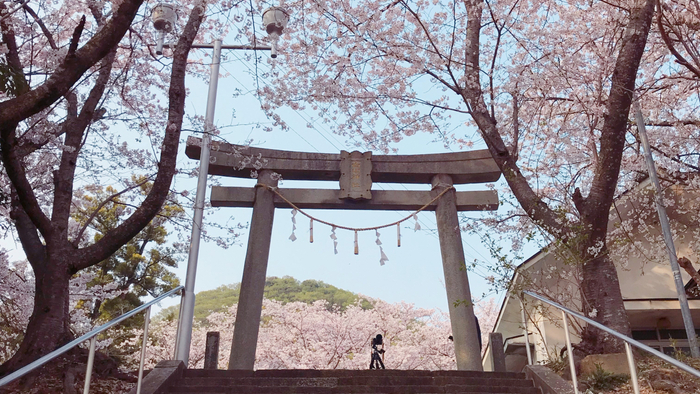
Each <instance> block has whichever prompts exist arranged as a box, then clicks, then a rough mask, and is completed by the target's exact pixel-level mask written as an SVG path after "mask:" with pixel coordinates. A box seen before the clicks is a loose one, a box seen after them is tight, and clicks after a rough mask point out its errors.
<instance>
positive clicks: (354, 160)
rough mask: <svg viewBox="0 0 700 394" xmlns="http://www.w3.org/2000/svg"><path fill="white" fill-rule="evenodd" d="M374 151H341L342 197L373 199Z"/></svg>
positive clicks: (339, 196)
mask: <svg viewBox="0 0 700 394" xmlns="http://www.w3.org/2000/svg"><path fill="white" fill-rule="evenodd" d="M371 190H372V152H365V153H362V152H358V151H354V152H346V151H341V152H340V194H339V195H338V198H340V199H348V198H349V199H353V200H371V199H372V192H371Z"/></svg>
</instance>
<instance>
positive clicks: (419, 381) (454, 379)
mask: <svg viewBox="0 0 700 394" xmlns="http://www.w3.org/2000/svg"><path fill="white" fill-rule="evenodd" d="M180 384H183V385H187V386H198V385H199V386H205V385H216V386H227V387H231V386H253V385H259V386H293V387H295V386H322V387H335V386H353V385H356V386H376V385H414V386H428V385H439V386H444V385H447V384H456V385H463V386H478V385H490V386H517V387H528V386H532V383H531V382H530V381H529V380H525V379H498V378H492V379H488V378H483V377H461V376H435V377H433V376H396V375H389V376H342V377H294V378H292V377H284V378H279V377H233V378H230V377H185V378H184V379H183V380H181V383H180Z"/></svg>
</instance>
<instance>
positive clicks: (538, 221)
mask: <svg viewBox="0 0 700 394" xmlns="http://www.w3.org/2000/svg"><path fill="white" fill-rule="evenodd" d="M287 6H288V7H290V8H294V9H296V10H297V11H296V12H298V14H297V15H300V16H299V17H298V18H297V19H296V20H293V21H292V23H291V25H290V28H289V31H290V34H289V35H288V36H286V37H287V38H286V40H285V43H284V45H285V48H286V49H285V54H287V55H286V58H285V60H286V61H285V64H288V66H287V67H277V66H276V65H273V66H272V67H271V74H272V75H273V76H274V77H275V79H274V83H273V84H272V85H273V87H270V88H267V87H265V88H262V89H261V90H262V93H263V94H264V95H265V97H266V98H267V102H268V103H269V108H268V110H269V111H270V113H274V111H276V110H277V109H279V108H286V107H290V108H294V109H301V108H307V107H308V108H310V109H312V110H315V111H317V112H318V115H319V116H320V117H322V118H323V119H325V120H326V121H327V122H328V123H330V124H333V125H334V127H336V129H337V132H338V133H340V134H345V135H351V134H357V135H361V136H362V137H363V143H364V147H366V148H372V149H380V150H385V151H387V150H390V149H391V148H392V144H393V143H394V142H396V141H399V140H401V139H402V138H403V137H405V136H410V135H412V134H414V133H417V132H420V131H426V132H432V133H435V134H436V135H438V136H439V137H440V138H442V139H443V140H444V141H445V143H458V144H462V145H464V146H473V145H474V144H483V145H485V146H486V148H487V149H488V150H489V152H490V153H491V155H492V157H493V158H494V160H495V161H496V163H497V164H498V166H499V168H500V169H501V171H502V172H503V174H504V178H503V179H504V181H505V183H506V184H507V185H508V188H509V193H511V194H510V195H506V197H505V199H506V200H508V201H511V202H512V203H513V204H514V207H516V208H515V209H514V210H512V211H510V212H508V213H507V214H506V215H505V217H504V216H499V217H498V218H497V219H494V220H493V221H491V222H490V223H489V225H490V226H492V228H496V229H498V230H503V231H507V232H509V234H510V235H511V236H512V237H513V238H515V239H516V240H522V239H527V238H528V237H529V236H530V234H532V233H535V232H537V231H542V232H543V233H544V236H545V237H547V240H548V242H549V243H552V244H553V245H554V246H556V247H560V248H566V249H567V250H568V251H569V253H570V254H571V255H573V256H574V257H575V258H576V260H577V261H578V263H579V264H580V265H581V276H582V286H581V295H582V299H583V300H584V302H583V307H584V312H585V313H587V314H589V315H590V316H592V317H594V318H595V319H597V320H598V321H599V322H601V323H603V324H604V325H606V326H608V327H610V328H612V329H615V330H617V331H619V332H622V333H626V334H629V332H630V330H629V322H628V320H627V315H626V312H625V309H624V305H623V303H622V297H621V294H620V291H619V284H618V279H617V274H616V271H615V266H614V265H613V262H612V261H611V259H610V257H609V254H608V246H607V241H606V235H607V230H608V228H607V227H608V216H609V212H610V208H611V205H612V202H613V198H614V197H615V195H616V193H619V192H621V191H622V190H624V186H625V185H631V184H632V183H633V182H634V181H635V179H634V176H632V175H628V174H633V171H634V170H638V169H640V168H643V165H644V164H643V160H641V156H640V155H639V150H638V149H637V150H634V149H630V147H633V144H634V143H632V142H631V141H628V139H627V136H628V129H629V126H630V124H631V122H630V120H629V116H628V115H629V109H630V104H631V102H632V99H633V92H634V90H635V83H636V81H637V77H638V74H639V75H640V76H641V77H640V78H641V83H640V85H644V88H645V89H647V91H653V92H654V94H649V97H645V100H649V102H650V103H651V102H654V103H655V104H658V105H656V106H654V108H659V110H660V111H662V110H663V111H666V112H665V113H672V114H673V115H679V113H680V112H682V110H680V111H679V112H678V113H674V108H688V105H687V104H688V102H689V100H690V96H689V95H688V93H687V92H685V91H683V92H681V93H679V94H678V95H674V94H672V93H670V92H671V91H670V90H669V89H667V90H663V89H661V88H660V85H661V84H662V83H663V84H666V85H667V86H666V87H669V86H668V85H669V82H668V79H665V78H659V76H660V75H662V74H664V73H665V71H664V69H663V67H664V66H665V65H668V64H670V60H669V57H668V52H667V51H666V49H665V48H664V46H663V44H662V43H661V40H660V39H659V37H658V36H656V35H655V36H654V37H653V39H652V41H651V42H650V44H649V50H647V51H646V52H645V48H647V39H648V37H649V33H650V30H651V25H652V21H653V15H654V6H655V2H654V1H652V0H647V1H636V0H629V1H628V0H622V1H614V2H612V3H610V2H593V3H591V2H584V1H574V2H557V1H546V0H545V1H522V0H506V1H498V2H493V1H486V0H468V1H427V0H419V1H412V2H407V1H402V0H375V1H371V2H369V3H368V2H362V3H358V2H351V1H324V0H315V1H288V2H287ZM643 57H644V63H643V67H642V68H640V64H642V58H643ZM662 76H663V75H662ZM273 92H274V93H275V94H274V96H273ZM666 92H669V93H668V95H667V94H666ZM671 103H674V104H675V105H676V107H674V106H670V105H669V104H671ZM662 108H663V109H662ZM661 115H663V114H661ZM279 123H280V124H281V125H282V126H284V124H283V122H282V121H281V120H279ZM455 124H456V125H455ZM465 124H466V125H467V126H475V127H476V128H477V129H478V138H477V137H475V138H470V137H468V135H469V134H468V133H469V132H468V131H465V129H466V128H465V127H460V126H462V125H465ZM675 131H676V130H675V129H674V130H673V132H674V135H676V134H675ZM623 158H624V159H625V161H624V163H625V165H626V167H625V168H626V170H625V171H626V172H623V174H624V175H625V176H622V177H621V176H620V171H621V168H622V164H623ZM517 242H518V241H516V243H517ZM584 343H585V344H586V346H587V350H588V351H589V352H596V353H605V352H618V351H621V349H622V346H623V345H622V343H621V342H619V341H617V340H616V339H614V338H610V337H609V336H603V335H600V333H599V332H597V331H595V330H594V329H592V330H590V331H587V332H586V333H585V335H584Z"/></svg>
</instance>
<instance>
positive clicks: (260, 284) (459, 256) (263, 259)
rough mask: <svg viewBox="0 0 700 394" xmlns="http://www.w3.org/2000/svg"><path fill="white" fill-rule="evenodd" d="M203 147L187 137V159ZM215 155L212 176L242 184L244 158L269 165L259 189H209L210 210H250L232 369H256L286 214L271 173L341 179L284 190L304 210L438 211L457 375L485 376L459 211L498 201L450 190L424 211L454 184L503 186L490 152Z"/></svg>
mask: <svg viewBox="0 0 700 394" xmlns="http://www.w3.org/2000/svg"><path fill="white" fill-rule="evenodd" d="M200 146H201V144H200V143H199V142H198V141H197V139H196V138H192V137H190V138H189V139H188V141H187V148H186V153H187V155H188V156H189V157H190V158H194V159H198V158H199V153H200ZM211 156H212V159H213V160H212V162H211V164H210V166H209V174H211V175H223V176H235V177H243V178H248V177H249V176H250V169H245V168H242V166H241V162H242V161H243V158H258V159H264V161H265V163H264V168H265V169H264V170H261V171H260V174H259V176H258V185H256V188H255V189H251V188H240V187H213V188H212V194H211V204H212V206H219V207H222V206H228V207H252V208H253V218H252V220H251V227H250V235H249V239H248V250H247V252H246V259H245V267H244V268H243V279H242V281H241V294H240V298H239V303H238V312H237V316H236V324H235V326H234V332H233V344H232V349H231V357H230V359H229V366H228V368H229V369H243V370H253V369H254V366H255V351H256V347H257V341H258V331H259V328H260V316H261V312H262V300H263V291H264V287H265V277H266V271H267V262H268V256H269V251H270V239H271V235H272V220H273V215H274V209H275V208H276V207H280V208H281V207H285V208H288V207H289V205H288V203H287V202H285V201H284V200H283V199H282V198H280V196H278V195H277V194H275V192H273V191H272V190H270V189H268V188H267V187H265V186H268V187H276V186H277V182H276V180H275V177H273V174H275V173H277V174H279V175H280V176H281V177H282V178H284V179H290V180H317V181H318V180H320V181H338V180H340V186H341V187H340V190H328V189H285V190H279V192H280V193H282V194H283V195H284V196H285V198H286V199H287V200H289V201H291V202H293V203H294V204H295V205H296V206H297V207H298V208H300V209H363V210H373V209H375V210H405V211H415V210H417V209H421V208H425V210H434V211H435V214H436V218H437V226H438V233H439V239H440V251H441V254H442V264H443V271H444V274H445V287H446V288H447V300H448V303H449V312H450V321H451V324H452V335H453V338H454V344H455V355H456V359H457V369H458V370H472V371H481V370H482V367H481V352H480V349H479V340H478V336H477V330H476V323H475V318H474V308H473V305H472V299H471V293H470V290H469V280H468V278H467V270H466V264H465V259H464V249H463V246H462V236H461V233H460V228H459V217H458V212H459V211H480V210H495V209H498V195H497V193H496V192H495V191H490V190H485V191H465V192H456V191H455V190H448V191H447V192H445V193H444V194H443V195H442V196H441V197H440V198H438V199H437V201H435V202H433V203H431V204H430V205H428V206H427V207H425V204H428V203H429V202H430V201H431V200H432V199H433V198H434V197H436V196H438V195H439V194H440V193H442V192H443V191H444V190H446V189H449V188H452V185H453V183H459V184H464V183H481V182H494V181H496V180H498V178H499V177H500V174H501V173H500V171H499V169H498V166H497V165H496V163H495V161H494V160H493V159H492V158H491V155H490V154H489V153H488V151H485V150H481V151H470V152H454V153H445V154H432V155H415V156H401V155H391V156H388V155H387V156H372V154H371V153H369V152H367V153H364V154H363V153H360V152H352V153H348V152H342V153H341V154H340V155H338V154H324V153H304V152H287V151H279V150H271V149H260V148H251V147H245V146H237V145H229V144H221V143H219V144H214V146H213V149H212V153H211ZM370 173H371V177H370ZM373 181H374V182H388V183H391V182H394V183H431V184H432V190H431V191H430V192H427V191H409V190H406V191H394V190H371V184H372V182H373ZM263 185H265V186H263Z"/></svg>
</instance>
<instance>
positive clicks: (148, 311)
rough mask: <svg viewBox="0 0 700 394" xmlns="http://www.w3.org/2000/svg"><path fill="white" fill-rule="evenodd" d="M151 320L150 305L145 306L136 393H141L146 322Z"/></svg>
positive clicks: (146, 342)
mask: <svg viewBox="0 0 700 394" xmlns="http://www.w3.org/2000/svg"><path fill="white" fill-rule="evenodd" d="M150 320H151V307H150V306H149V307H148V308H146V316H145V317H144V323H143V340H142V341H141V342H142V343H141V361H140V362H139V380H138V382H136V394H141V381H142V380H143V364H144V363H145V362H146V344H148V323H149V322H150Z"/></svg>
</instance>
